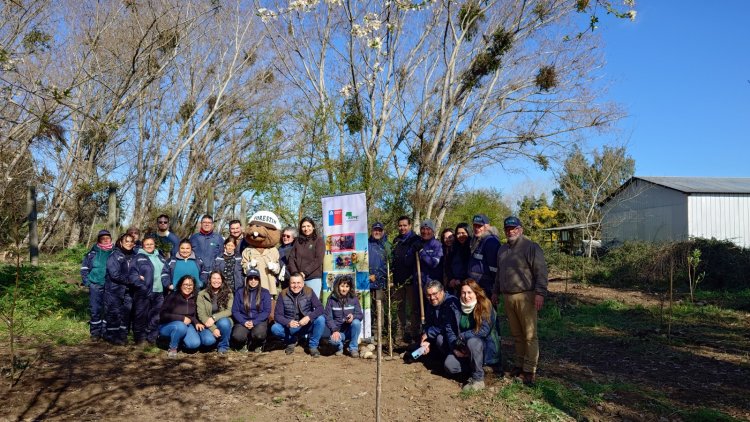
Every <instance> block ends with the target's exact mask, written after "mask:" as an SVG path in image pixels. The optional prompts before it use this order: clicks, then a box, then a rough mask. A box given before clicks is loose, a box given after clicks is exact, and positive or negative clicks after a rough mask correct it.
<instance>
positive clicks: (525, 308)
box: [492, 217, 547, 385]
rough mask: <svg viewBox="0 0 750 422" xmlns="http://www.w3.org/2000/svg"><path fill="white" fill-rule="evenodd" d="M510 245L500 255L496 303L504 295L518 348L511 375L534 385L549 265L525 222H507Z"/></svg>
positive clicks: (512, 220)
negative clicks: (540, 314) (526, 233)
mask: <svg viewBox="0 0 750 422" xmlns="http://www.w3.org/2000/svg"><path fill="white" fill-rule="evenodd" d="M503 226H504V231H505V237H506V238H507V239H508V243H506V244H505V245H502V246H501V247H500V249H499V250H498V253H497V277H496V279H495V286H494V289H493V295H492V301H493V302H494V303H497V302H498V300H499V295H500V294H502V295H503V301H504V304H505V312H506V314H507V315H508V325H509V326H510V333H511V335H512V336H513V342H514V345H515V364H514V367H513V369H512V370H511V376H514V377H515V376H520V377H521V378H522V379H523V382H524V384H527V385H533V384H534V382H535V380H536V369H537V364H538V362H539V339H538V338H537V313H538V312H539V311H540V310H541V309H542V306H543V305H544V298H545V297H546V296H547V263H546V262H545V260H544V252H543V251H542V248H541V247H540V246H539V245H538V244H537V243H535V242H532V241H531V240H530V239H529V238H527V237H526V236H524V235H523V226H522V225H521V220H519V219H518V218H517V217H508V218H506V219H505V221H504V222H503Z"/></svg>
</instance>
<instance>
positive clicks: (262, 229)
mask: <svg viewBox="0 0 750 422" xmlns="http://www.w3.org/2000/svg"><path fill="white" fill-rule="evenodd" d="M280 237H281V224H280V222H279V217H277V216H276V214H274V213H272V212H270V211H258V212H256V213H255V214H253V216H252V217H251V218H250V221H249V222H248V224H247V227H246V228H245V242H247V244H248V245H249V246H248V247H247V248H245V250H244V251H242V268H243V269H244V270H245V271H247V270H249V269H250V268H255V269H256V270H258V272H260V286H261V287H263V288H264V289H268V291H269V292H270V293H271V297H272V298H273V299H274V304H275V301H276V296H278V290H277V287H276V282H277V277H278V276H279V273H280V272H281V265H280V264H279V250H278V249H277V248H276V245H278V244H279V239H280ZM271 319H273V309H272V310H271Z"/></svg>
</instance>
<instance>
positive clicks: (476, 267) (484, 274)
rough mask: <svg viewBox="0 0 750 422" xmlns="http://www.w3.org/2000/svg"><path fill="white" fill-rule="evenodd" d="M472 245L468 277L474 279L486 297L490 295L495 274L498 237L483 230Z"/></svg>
mask: <svg viewBox="0 0 750 422" xmlns="http://www.w3.org/2000/svg"><path fill="white" fill-rule="evenodd" d="M474 242H477V243H476V244H475V245H472V246H473V248H472V250H471V257H470V258H469V277H471V278H473V279H474V280H476V282H477V284H479V285H480V286H481V287H482V288H483V289H484V292H485V293H486V294H487V297H490V296H491V295H492V290H493V287H494V285H495V276H496V274H497V251H498V249H500V239H498V238H497V236H495V235H494V234H493V233H491V232H485V233H483V235H482V236H481V237H480V238H479V239H474Z"/></svg>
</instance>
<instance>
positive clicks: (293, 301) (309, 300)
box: [273, 286, 323, 327]
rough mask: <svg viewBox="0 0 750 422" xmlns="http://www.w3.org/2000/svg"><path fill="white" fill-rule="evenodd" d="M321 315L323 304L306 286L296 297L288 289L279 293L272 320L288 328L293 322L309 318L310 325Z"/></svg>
mask: <svg viewBox="0 0 750 422" xmlns="http://www.w3.org/2000/svg"><path fill="white" fill-rule="evenodd" d="M321 315H323V304H322V303H320V299H318V296H317V295H316V294H315V292H313V290H312V289H311V288H309V287H307V286H305V287H303V288H302V291H300V292H299V294H298V295H296V296H294V295H293V294H292V291H291V290H290V289H284V290H282V291H281V294H280V295H279V298H278V300H277V301H276V309H274V312H273V319H274V320H275V321H276V322H278V323H279V324H281V325H283V326H284V327H288V326H289V323H290V322H292V321H293V320H297V321H299V320H300V319H302V318H303V317H306V316H307V317H310V322H311V323H312V322H313V321H314V320H315V318H317V317H319V316H321Z"/></svg>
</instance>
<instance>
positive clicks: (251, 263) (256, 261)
mask: <svg viewBox="0 0 750 422" xmlns="http://www.w3.org/2000/svg"><path fill="white" fill-rule="evenodd" d="M249 265H250V267H249V268H255V267H257V266H258V260H257V259H255V258H253V259H251V260H250V263H249Z"/></svg>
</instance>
